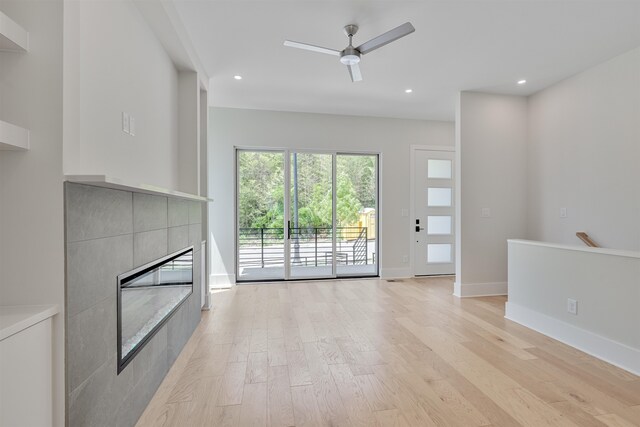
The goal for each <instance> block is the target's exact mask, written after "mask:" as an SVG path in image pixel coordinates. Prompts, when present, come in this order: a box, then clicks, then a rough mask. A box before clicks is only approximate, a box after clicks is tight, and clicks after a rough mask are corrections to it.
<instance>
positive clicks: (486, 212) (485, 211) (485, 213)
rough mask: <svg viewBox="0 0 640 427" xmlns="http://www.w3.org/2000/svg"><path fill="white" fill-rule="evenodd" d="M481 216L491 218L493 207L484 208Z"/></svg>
mask: <svg viewBox="0 0 640 427" xmlns="http://www.w3.org/2000/svg"><path fill="white" fill-rule="evenodd" d="M480 216H481V217H482V218H489V217H490V216H491V208H482V210H481V211H480Z"/></svg>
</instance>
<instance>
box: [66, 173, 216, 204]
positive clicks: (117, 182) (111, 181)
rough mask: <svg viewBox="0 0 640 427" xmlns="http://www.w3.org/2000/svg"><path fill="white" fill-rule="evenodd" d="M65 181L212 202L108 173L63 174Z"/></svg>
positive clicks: (200, 197) (195, 195)
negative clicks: (126, 179)
mask: <svg viewBox="0 0 640 427" xmlns="http://www.w3.org/2000/svg"><path fill="white" fill-rule="evenodd" d="M64 179H65V181H68V182H74V183H76V184H84V185H92V186H94V187H103V188H111V189H113V190H124V191H131V192H134V193H144V194H153V195H158V196H169V197H177V198H179V199H187V200H194V201H197V202H213V199H209V198H207V197H203V196H198V195H197V194H190V193H184V192H182V191H177V190H170V189H167V188H162V187H156V186H155V185H151V184H141V183H137V182H129V181H125V180H123V179H120V178H116V177H114V176H109V175H65V176H64Z"/></svg>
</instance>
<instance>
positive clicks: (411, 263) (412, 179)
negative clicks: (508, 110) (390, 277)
mask: <svg viewBox="0 0 640 427" xmlns="http://www.w3.org/2000/svg"><path fill="white" fill-rule="evenodd" d="M416 151H448V152H455V151H456V147H452V146H449V145H419V144H412V145H411V146H410V149H409V226H410V228H409V230H410V231H409V270H410V274H411V276H410V277H416V271H415V265H416V261H415V256H416V254H415V252H416V248H415V244H414V243H415V242H414V234H413V227H414V226H415V223H416V209H415V200H414V199H415V188H416V183H415V164H414V163H415V162H414V158H415V152H416ZM453 164H454V171H455V170H457V169H456V168H457V167H458V164H457V159H456V158H454V160H453ZM456 183H457V175H454V176H453V187H451V191H452V193H453V194H454V195H455V194H456V191H457V189H458V187H457V184H456ZM454 206H455V205H454ZM457 214H458V212H457V208H455V209H454V214H453V220H454V224H452V229H453V230H454V233H457V230H456V228H455V225H456V223H457V221H458V216H457ZM454 247H457V241H455V242H454ZM453 260H454V261H453V262H454V264H457V262H458V260H457V258H456V257H455V254H454V258H453ZM454 267H455V265H454Z"/></svg>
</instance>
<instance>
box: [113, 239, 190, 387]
mask: <svg viewBox="0 0 640 427" xmlns="http://www.w3.org/2000/svg"><path fill="white" fill-rule="evenodd" d="M189 252H191V254H192V259H195V258H193V255H195V254H194V247H193V245H192V246H188V247H186V248H184V249H180V250H179V251H176V252H173V253H171V254H169V255H166V256H164V257H162V258H158V259H156V260H153V261H151V262H149V263H147V264H144V265H142V266H140V267H137V268H135V269H133V270H131V271H127V272H126V273H122V274H120V275H118V277H117V280H116V282H117V288H116V291H117V313H116V316H117V319H118V321H117V323H118V325H117V329H118V330H117V338H116V344H117V347H118V363H117V365H118V375H120V372H122V371H123V370H124V368H126V366H127V365H128V364H129V363H130V362H131V361H132V360H133V359H134V358H135V357H136V355H137V354H138V353H139V352H140V351H141V350H142V349H143V348H144V347H145V346H146V345H147V343H148V342H149V341H151V338H153V337H154V336H155V334H157V333H158V331H159V330H160V328H162V327H163V326H164V325H165V324H166V323H167V321H168V320H169V319H170V318H171V317H172V316H173V315H174V314H175V312H176V311H177V310H178V308H180V307H181V306H182V305H183V304H184V303H185V302H186V301H187V300H188V299H189V297H190V296H191V295H192V294H193V286H194V280H193V278H194V274H195V273H194V268H193V267H194V263H193V261H192V263H191V291H189V293H188V294H187V295H186V296H185V297H184V298H182V300H181V301H180V302H179V303H178V304H176V306H175V307H173V308H172V309H171V311H170V312H169V313H167V314H166V315H165V316H164V317H163V318H162V320H161V321H160V322H158V324H157V325H155V326H154V327H153V329H151V330H150V331H149V332H148V333H147V335H145V337H144V338H143V339H142V340H140V342H139V343H138V344H136V346H135V348H134V349H133V350H132V351H130V352H129V353H128V354H127V355H126V356H125V357H124V359H123V358H122V301H121V284H122V283H123V282H129V281H131V280H134V279H135V278H137V277H140V276H142V275H144V274H146V273H148V272H149V271H151V270H154V269H156V268H157V267H159V266H161V265H162V264H166V263H168V262H170V261H172V260H174V259H176V258H179V257H181V256H182V255H184V254H187V253H189Z"/></svg>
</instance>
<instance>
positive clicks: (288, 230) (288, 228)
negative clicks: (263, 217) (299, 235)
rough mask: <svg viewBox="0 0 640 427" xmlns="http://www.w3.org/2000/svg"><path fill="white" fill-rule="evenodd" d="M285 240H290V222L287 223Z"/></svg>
mask: <svg viewBox="0 0 640 427" xmlns="http://www.w3.org/2000/svg"><path fill="white" fill-rule="evenodd" d="M287 240H291V221H287Z"/></svg>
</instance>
